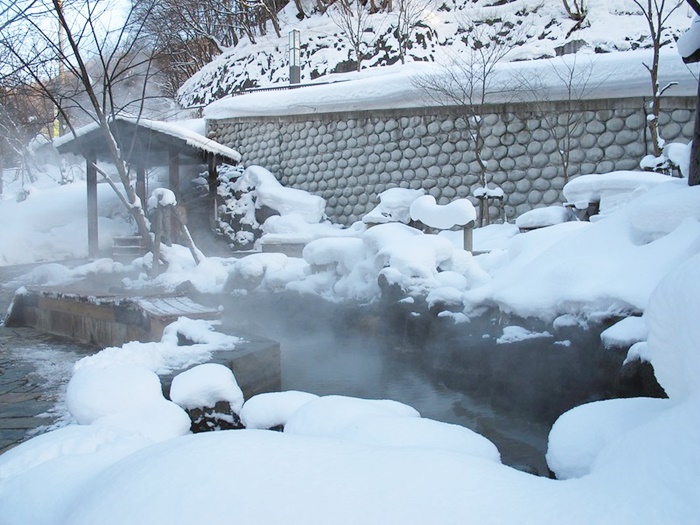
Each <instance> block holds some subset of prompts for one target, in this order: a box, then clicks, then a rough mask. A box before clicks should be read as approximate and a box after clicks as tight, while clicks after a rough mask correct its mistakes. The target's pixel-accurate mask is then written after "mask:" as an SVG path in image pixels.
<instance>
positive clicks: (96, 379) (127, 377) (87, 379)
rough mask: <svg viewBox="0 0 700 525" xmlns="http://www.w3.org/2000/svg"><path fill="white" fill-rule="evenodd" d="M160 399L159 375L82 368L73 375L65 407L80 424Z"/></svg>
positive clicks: (120, 367)
mask: <svg viewBox="0 0 700 525" xmlns="http://www.w3.org/2000/svg"><path fill="white" fill-rule="evenodd" d="M161 399H163V393H162V392H161V386H160V380H159V379H158V376H157V375H156V374H155V373H154V372H152V371H150V370H148V369H146V368H142V367H140V366H136V365H127V364H115V365H112V366H106V367H84V368H82V369H79V370H77V371H76V372H75V374H73V377H72V378H71V380H70V382H69V383H68V389H67V391H66V404H67V405H68V410H69V411H70V413H71V415H72V416H73V417H74V418H75V420H76V421H77V422H78V423H80V424H81V425H88V424H90V423H92V422H93V421H95V420H97V419H99V418H102V417H105V416H109V415H112V414H116V413H119V412H126V411H129V410H132V409H135V408H139V407H141V406H143V405H144V404H151V403H155V402H156V401H159V400H161Z"/></svg>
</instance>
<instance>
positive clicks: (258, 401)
mask: <svg viewBox="0 0 700 525" xmlns="http://www.w3.org/2000/svg"><path fill="white" fill-rule="evenodd" d="M315 399H318V396H317V395H316V394H310V393H308V392H298V391H296V390H288V391H286V392H268V393H265V394H258V395H256V396H253V397H251V398H250V399H249V400H248V401H246V402H245V403H244V404H243V408H242V409H241V414H240V416H241V422H242V423H243V424H244V425H245V427H246V428H248V429H262V430H265V429H269V428H273V427H277V426H286V424H287V421H289V418H290V417H291V416H292V414H294V413H295V412H296V411H297V410H299V409H300V408H301V407H302V406H304V405H305V404H306V403H308V402H310V401H313V400H315Z"/></svg>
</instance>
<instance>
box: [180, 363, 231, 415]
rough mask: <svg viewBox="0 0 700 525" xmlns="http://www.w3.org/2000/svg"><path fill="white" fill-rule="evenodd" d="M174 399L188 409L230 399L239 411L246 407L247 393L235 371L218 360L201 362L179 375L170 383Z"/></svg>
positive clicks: (208, 405)
mask: <svg viewBox="0 0 700 525" xmlns="http://www.w3.org/2000/svg"><path fill="white" fill-rule="evenodd" d="M170 399H171V400H172V401H173V402H175V403H177V404H178V405H180V406H181V407H182V408H186V409H193V408H204V407H213V406H214V405H216V403H217V402H218V401H228V403H229V404H230V405H231V409H232V410H233V411H234V412H235V413H236V414H238V413H239V412H240V411H241V407H242V406H243V392H242V391H241V389H240V387H239V386H238V383H237V382H236V378H235V377H234V375H233V372H231V370H230V369H229V368H228V367H225V366H224V365H219V364H217V363H204V364H202V365H197V366H194V367H192V368H190V369H189V370H186V371H184V372H180V373H179V374H178V375H176V376H175V377H174V378H173V381H172V383H171V385H170Z"/></svg>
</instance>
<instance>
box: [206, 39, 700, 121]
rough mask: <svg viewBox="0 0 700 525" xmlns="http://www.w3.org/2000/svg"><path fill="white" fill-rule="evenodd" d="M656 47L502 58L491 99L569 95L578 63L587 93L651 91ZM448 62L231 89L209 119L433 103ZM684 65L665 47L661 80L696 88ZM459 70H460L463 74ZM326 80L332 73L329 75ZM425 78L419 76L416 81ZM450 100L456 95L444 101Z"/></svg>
mask: <svg viewBox="0 0 700 525" xmlns="http://www.w3.org/2000/svg"><path fill="white" fill-rule="evenodd" d="M651 58H652V53H651V51H650V50H646V49H642V50H636V51H627V52H617V53H609V54H603V55H594V54H582V55H566V56H562V57H555V58H549V59H542V60H533V61H524V62H509V63H500V64H497V66H496V68H495V70H494V73H493V78H492V80H493V85H495V86H503V87H502V88H499V89H495V90H494V91H493V92H492V93H491V94H490V95H489V96H488V97H487V99H486V101H487V102H488V103H503V102H514V101H524V102H527V101H531V100H533V99H534V98H535V96H536V94H537V93H539V94H540V95H541V90H543V89H546V90H547V91H548V93H549V94H548V97H547V99H549V100H566V97H567V96H568V95H567V86H566V84H565V83H564V82H563V81H562V79H561V77H562V76H564V77H565V76H566V75H567V74H568V73H567V72H568V71H570V70H572V69H573V71H574V72H576V71H577V72H578V73H579V74H581V75H590V76H589V78H588V81H587V87H586V89H585V90H584V91H585V93H586V95H587V96H586V98H591V99H597V98H616V97H629V96H649V95H650V94H651V83H650V81H649V77H648V72H647V70H646V69H645V67H644V64H645V63H650V61H651ZM448 67H449V62H448V63H446V64H444V65H440V64H434V63H423V62H414V63H407V64H406V65H403V66H402V65H399V64H397V65H393V66H389V67H383V68H375V69H372V70H366V71H362V72H359V73H352V74H344V75H342V76H341V75H332V77H336V76H338V77H339V78H340V79H342V80H344V81H343V82H333V83H331V84H321V82H320V81H319V83H318V84H317V85H314V84H310V85H307V86H304V87H300V88H296V89H289V90H283V91H258V92H251V93H247V94H245V95H238V96H227V97H224V98H222V99H220V100H217V101H216V102H213V103H211V104H210V105H208V106H207V107H206V108H205V109H204V117H205V118H207V119H226V118H233V117H246V116H273V115H302V114H307V115H308V114H313V113H324V112H342V111H358V110H371V109H396V108H413V107H423V106H430V105H434V104H435V102H434V100H433V98H431V97H428V96H426V93H425V92H424V90H423V89H422V88H421V87H420V79H421V78H430V77H433V76H436V75H437V76H439V75H444V74H445V73H444V72H445V70H446V68H448ZM696 69H697V66H693V67H692V68H691V69H689V68H688V66H686V65H685V64H683V62H682V60H681V58H680V57H679V56H678V53H677V51H676V50H675V49H668V48H665V49H663V50H662V53H661V61H660V71H659V82H660V83H661V84H662V85H665V84H666V83H668V82H671V81H674V82H678V85H677V86H675V87H673V88H672V89H670V90H669V91H667V93H666V94H667V95H668V96H671V95H678V96H680V95H686V96H691V95H694V94H695V92H696V91H697V81H696V80H695V77H694V75H693V71H695V70H696ZM456 74H457V75H459V72H457V73H456ZM522 79H526V80H527V81H528V82H530V83H533V82H534V83H536V85H537V88H536V90H533V89H532V88H529V87H524V86H525V85H526V84H527V83H525V84H524V83H523V81H522ZM324 80H325V81H326V82H327V81H329V80H331V79H330V78H327V79H324ZM417 81H418V82H417ZM445 104H446V105H449V102H445Z"/></svg>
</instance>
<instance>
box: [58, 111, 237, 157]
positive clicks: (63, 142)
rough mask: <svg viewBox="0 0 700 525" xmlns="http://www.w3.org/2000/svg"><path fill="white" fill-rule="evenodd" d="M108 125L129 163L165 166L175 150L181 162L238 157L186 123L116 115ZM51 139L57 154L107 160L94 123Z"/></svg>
mask: <svg viewBox="0 0 700 525" xmlns="http://www.w3.org/2000/svg"><path fill="white" fill-rule="evenodd" d="M109 125H110V129H111V131H112V134H113V136H114V138H115V140H116V141H117V146H118V147H119V149H120V150H121V152H122V154H123V155H124V158H125V160H126V162H128V163H132V164H135V163H141V164H143V165H144V166H159V165H167V164H168V158H169V155H170V153H171V152H176V153H178V154H179V156H180V160H181V162H182V163H200V162H205V161H206V159H207V157H208V156H209V155H210V154H214V155H217V156H218V157H219V158H221V159H223V160H225V161H228V162H231V163H233V164H237V163H238V162H239V161H240V159H241V155H240V153H238V152H237V151H236V150H234V149H232V148H229V147H227V146H224V145H223V144H219V143H218V142H216V141H214V140H211V139H209V138H207V137H205V136H204V135H202V134H201V133H198V132H196V131H193V130H192V129H190V128H188V126H187V124H186V123H185V122H161V121H157V120H149V119H144V118H136V117H127V116H118V117H115V118H114V119H113V120H112V121H111V122H110V124H109ZM53 142H54V146H55V147H56V149H57V150H58V151H59V153H74V154H77V155H83V156H86V157H88V156H95V157H96V158H98V159H103V160H110V159H109V153H108V149H107V139H106V137H105V135H104V132H103V131H102V129H101V128H100V126H99V124H97V123H92V124H88V125H87V126H83V127H81V128H78V129H77V130H76V131H75V134H72V135H66V136H64V137H59V138H57V139H55V140H54V141H53Z"/></svg>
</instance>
